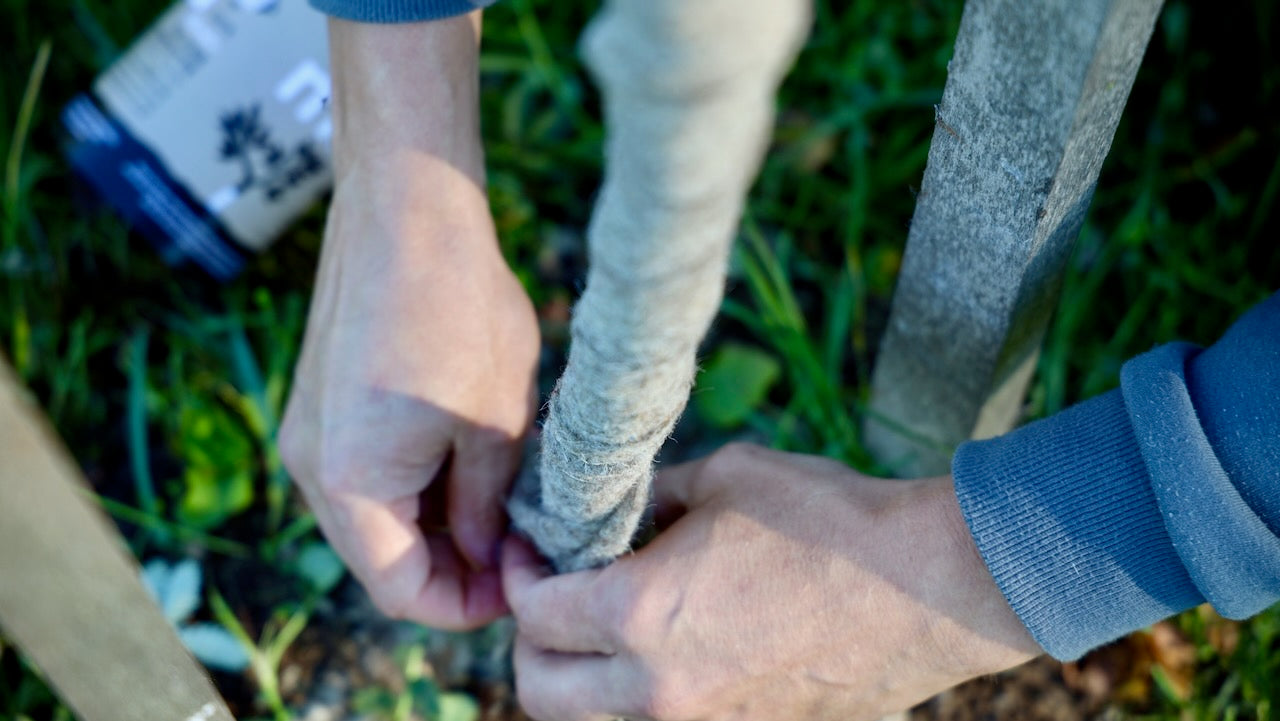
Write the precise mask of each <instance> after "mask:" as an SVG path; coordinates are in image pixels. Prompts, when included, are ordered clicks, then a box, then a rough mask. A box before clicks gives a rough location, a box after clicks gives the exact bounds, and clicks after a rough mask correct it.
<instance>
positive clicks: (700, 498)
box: [653, 458, 716, 527]
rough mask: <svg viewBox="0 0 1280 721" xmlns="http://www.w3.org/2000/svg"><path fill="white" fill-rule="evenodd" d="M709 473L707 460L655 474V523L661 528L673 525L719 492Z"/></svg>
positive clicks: (690, 462)
mask: <svg viewBox="0 0 1280 721" xmlns="http://www.w3.org/2000/svg"><path fill="white" fill-rule="evenodd" d="M706 471H707V458H699V459H698V460H696V461H689V462H687V463H681V464H679V465H675V466H671V467H669V468H662V469H660V470H659V471H658V472H657V473H656V474H654V477H653V503H654V506H655V508H654V520H655V522H657V524H658V526H659V527H666V526H669V525H671V524H672V523H673V522H675V520H676V519H678V518H679V517H680V516H683V515H684V514H685V513H687V512H688V511H689V510H690V509H691V508H693V507H695V506H698V505H701V504H703V503H705V502H706V500H707V498H709V496H710V495H711V494H712V493H713V492H714V491H715V489H716V485H715V484H714V483H712V479H709V478H708V477H707V476H708V474H707V472H706Z"/></svg>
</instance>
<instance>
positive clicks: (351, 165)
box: [329, 11, 484, 186]
mask: <svg viewBox="0 0 1280 721" xmlns="http://www.w3.org/2000/svg"><path fill="white" fill-rule="evenodd" d="M479 43H480V12H479V11H476V12H473V13H471V14H469V15H465V16H459V17H455V18H449V19H445V20H438V21H432V22H421V23H405V24H370V23H355V22H348V21H345V20H339V19H336V18H335V19H330V21H329V45H330V66H331V69H332V75H333V96H332V111H333V118H334V163H335V168H336V173H337V175H338V176H339V178H341V176H342V175H343V174H344V173H346V172H348V171H349V170H350V169H358V168H360V167H361V166H364V167H368V168H374V169H379V170H388V171H391V172H394V171H395V167H394V166H396V165H397V164H398V163H399V161H400V159H402V158H407V159H408V160H409V163H410V164H412V163H413V162H415V161H418V160H421V159H430V160H433V161H436V162H438V163H442V164H445V165H448V166H451V167H453V168H454V169H455V170H457V171H458V172H459V173H460V174H461V175H462V176H463V177H466V178H468V179H470V181H471V182H472V183H473V184H476V185H479V186H483V183H484V156H483V151H482V148H481V142H480V128H479V107H478V105H479V86H478V82H479V81H478V77H479V75H478V72H479V71H478V65H479ZM388 165H390V166H392V167H390V168H388V167H386V166H388Z"/></svg>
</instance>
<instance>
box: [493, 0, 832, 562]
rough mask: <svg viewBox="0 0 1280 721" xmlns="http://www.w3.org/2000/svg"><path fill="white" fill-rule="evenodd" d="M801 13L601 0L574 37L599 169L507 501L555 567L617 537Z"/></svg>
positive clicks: (720, 257)
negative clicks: (576, 289)
mask: <svg viewBox="0 0 1280 721" xmlns="http://www.w3.org/2000/svg"><path fill="white" fill-rule="evenodd" d="M809 20H810V8H809V4H808V2H807V0H696V1H691V0H610V2H607V3H606V4H605V6H604V9H603V10H602V12H601V13H600V15H599V16H597V18H596V19H595V20H594V21H593V22H592V24H591V26H590V27H589V28H588V29H587V31H586V33H585V35H584V38H583V43H582V52H583V55H584V57H585V60H586V63H587V65H588V67H589V68H590V69H591V71H592V73H593V74H594V76H595V78H596V81H597V83H598V84H599V86H600V87H601V89H602V91H603V94H604V100H605V120H606V126H607V128H608V140H607V143H606V174H605V179H604V185H603V187H602V189H601V192H600V197H599V200H598V202H597V204H596V208H595V213H594V215H593V217H592V221H591V225H590V227H589V228H588V252H589V256H590V263H591V266H590V270H589V272H588V275H587V284H586V290H585V291H584V293H583V295H582V297H581V299H580V300H579V301H578V303H577V304H576V305H575V307H574V311H573V321H572V326H571V330H572V344H571V348H570V353H569V361H568V365H567V366H566V368H565V371H564V374H563V375H562V376H561V378H560V381H559V383H558V384H557V386H556V390H555V392H554V393H553V395H552V397H551V400H550V407H549V411H548V415H547V419H546V423H545V426H544V428H543V431H542V447H541V453H540V458H539V462H538V464H537V469H536V473H527V474H526V475H524V476H522V478H521V479H520V481H519V482H518V483H517V488H516V493H515V495H514V497H513V498H512V500H511V503H510V511H511V516H512V519H513V521H514V523H515V525H516V526H517V527H518V528H519V529H520V530H521V531H523V532H524V533H526V534H527V535H528V536H529V537H530V538H531V539H532V540H533V541H534V542H535V544H536V545H537V546H538V548H539V550H541V551H542V553H543V554H544V555H546V557H547V558H549V559H550V560H551V561H552V562H553V563H554V565H555V566H556V568H557V569H558V570H560V571H574V570H579V569H584V568H590V567H595V566H599V565H603V564H606V563H608V562H609V561H611V560H612V559H614V558H615V557H617V556H618V555H620V554H621V553H623V552H625V551H627V550H628V548H629V547H630V543H631V539H632V536H633V535H634V533H635V530H636V527H637V525H638V523H639V520H640V517H641V514H642V511H643V510H644V506H645V504H646V503H647V502H648V498H649V488H650V483H651V480H652V475H653V458H654V456H655V454H656V453H657V452H658V450H659V448H660V447H661V446H662V443H663V441H664V440H665V439H666V438H667V436H668V435H670V433H671V431H672V428H673V427H674V425H675V422H676V420H677V419H678V418H679V416H680V413H681V412H682V411H683V409H684V406H685V403H686V401H687V400H688V397H689V391H690V388H691V386H692V383H693V377H694V372H695V370H696V351H697V346H698V343H699V342H700V341H701V339H702V337H703V335H705V333H706V331H707V328H708V326H709V325H710V323H711V320H712V318H713V316H714V315H715V313H716V310H717V309H718V307H719V304H720V299H721V296H722V294H723V290H724V278H725V270H726V265H727V262H728V255H729V248H730V245H731V243H732V240H733V237H734V234H735V231H736V228H737V225H738V222H739V217H740V215H741V212H742V206H743V201H744V197H745V195H746V192H747V189H748V188H749V186H750V185H751V183H752V181H753V179H754V178H755V175H756V173H757V171H758V170H759V165H760V161H761V159H762V157H763V154H764V150H765V148H766V146H767V144H768V140H769V136H770V132H771V129H772V125H773V116H774V94H775V92H776V90H777V85H778V83H779V82H780V80H781V78H782V76H783V74H784V73H785V72H786V70H787V69H788V68H789V67H790V65H791V62H792V60H793V59H794V56H795V54H796V52H797V51H798V49H799V48H800V46H801V44H802V42H803V40H804V38H805V36H806V33H807V30H808V26H809Z"/></svg>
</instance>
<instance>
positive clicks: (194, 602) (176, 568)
mask: <svg viewBox="0 0 1280 721" xmlns="http://www.w3.org/2000/svg"><path fill="white" fill-rule="evenodd" d="M203 583H204V578H203V576H202V574H201V572H200V564H199V563H197V562H196V561H195V559H193V558H187V559H184V560H182V561H180V562H178V563H176V564H174V565H173V566H171V567H170V569H169V584H168V586H167V587H166V588H165V592H164V600H163V601H162V602H161V608H163V609H164V617H165V618H167V619H169V623H173V624H178V623H182V622H183V621H185V620H186V619H187V618H188V617H189V616H191V614H193V613H195V612H196V609H197V608H199V607H200V587H201V585H203Z"/></svg>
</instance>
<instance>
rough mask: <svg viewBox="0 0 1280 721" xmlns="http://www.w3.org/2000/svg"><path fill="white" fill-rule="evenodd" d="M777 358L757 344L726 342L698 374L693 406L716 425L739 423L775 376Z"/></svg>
mask: <svg viewBox="0 0 1280 721" xmlns="http://www.w3.org/2000/svg"><path fill="white" fill-rule="evenodd" d="M781 373H782V368H781V366H780V365H779V364H778V361H777V359H775V358H774V357H773V356H771V355H769V354H768V353H765V352H764V351H762V350H759V349H757V348H752V347H750V346H746V345H740V344H736V343H725V344H724V345H722V346H720V348H719V349H718V350H717V351H716V352H715V353H714V354H713V355H712V356H711V360H710V361H708V362H707V365H706V368H705V369H704V370H703V371H702V374H701V375H699V376H698V384H697V389H696V390H695V392H694V394H693V405H694V409H695V410H696V411H697V412H698V415H700V416H701V417H702V419H703V420H705V421H706V422H707V423H709V424H711V425H713V426H716V427H718V428H735V427H737V426H740V425H742V423H743V422H744V421H746V419H747V417H748V416H750V415H751V412H752V411H754V410H755V409H756V407H758V406H759V405H760V403H761V402H762V401H763V400H764V398H765V396H766V395H768V393H769V389H770V388H772V387H773V384H774V383H775V382H776V381H777V380H778V377H779V376H780V375H781Z"/></svg>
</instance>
